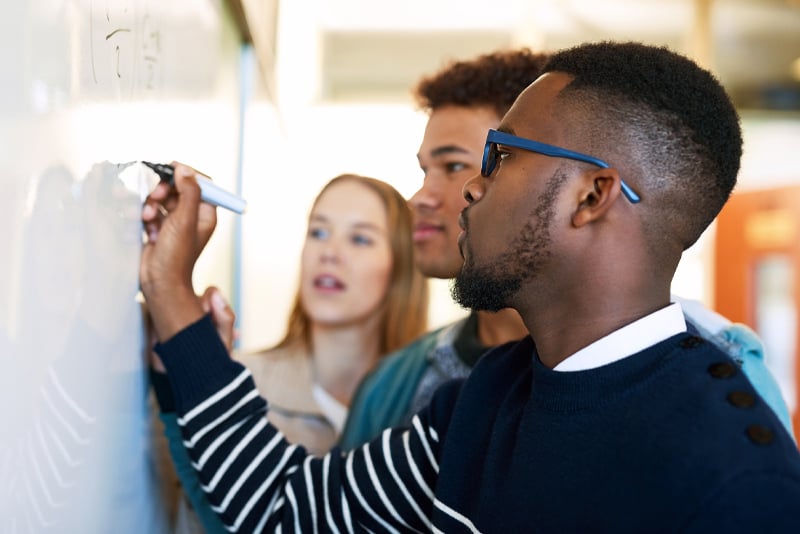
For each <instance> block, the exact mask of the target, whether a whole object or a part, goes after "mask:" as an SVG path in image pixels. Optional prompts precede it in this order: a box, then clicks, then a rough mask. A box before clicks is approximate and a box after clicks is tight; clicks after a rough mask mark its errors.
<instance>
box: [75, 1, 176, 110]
mask: <svg viewBox="0 0 800 534" xmlns="http://www.w3.org/2000/svg"><path fill="white" fill-rule="evenodd" d="M88 5H89V13H88V18H89V25H88V29H89V47H88V53H89V55H90V58H89V64H90V65H91V74H92V78H91V79H92V82H93V83H94V84H95V85H96V86H101V85H103V86H109V87H112V88H114V89H116V92H117V96H118V97H122V98H129V97H131V96H133V94H134V92H137V93H138V92H142V91H143V92H147V91H153V90H155V89H157V88H158V83H159V80H160V79H161V76H160V72H161V66H162V46H161V30H160V28H159V25H158V23H157V20H156V18H155V16H154V15H153V14H152V13H151V10H150V9H149V6H148V5H147V3H146V2H145V3H137V2H132V1H128V0H124V1H122V2H120V1H115V2H112V1H109V0H105V1H99V0H90V2H89V4H88Z"/></svg>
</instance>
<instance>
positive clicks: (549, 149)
mask: <svg viewBox="0 0 800 534" xmlns="http://www.w3.org/2000/svg"><path fill="white" fill-rule="evenodd" d="M497 145H505V146H509V147H512V148H521V149H522V150H527V151H528V152H536V153H538V154H544V155H545V156H550V157H553V158H567V159H574V160H577V161H583V162H585V163H591V164H592V165H597V166H598V167H602V168H604V169H608V168H609V167H610V165H609V164H608V163H606V162H605V161H603V160H601V159H597V158H595V157H592V156H587V155H586V154H581V153H580V152H573V151H572V150H567V149H566V148H561V147H557V146H553V145H547V144H545V143H540V142H538V141H532V140H530V139H525V138H524V137H517V136H516V135H512V134H510V133H506V132H498V131H497V130H489V135H487V136H486V146H485V147H484V148H483V161H482V162H481V175H482V176H484V177H487V178H488V177H489V176H491V174H492V172H494V169H495V167H497V161H498V160H499V159H500V152H499V151H498V150H497ZM620 187H621V188H622V194H623V195H625V198H627V199H628V200H629V201H630V202H631V204H636V203H637V202H639V201H640V200H641V198H640V197H639V195H637V194H636V192H635V191H634V190H633V189H631V188H630V186H628V184H626V183H625V181H624V180H620Z"/></svg>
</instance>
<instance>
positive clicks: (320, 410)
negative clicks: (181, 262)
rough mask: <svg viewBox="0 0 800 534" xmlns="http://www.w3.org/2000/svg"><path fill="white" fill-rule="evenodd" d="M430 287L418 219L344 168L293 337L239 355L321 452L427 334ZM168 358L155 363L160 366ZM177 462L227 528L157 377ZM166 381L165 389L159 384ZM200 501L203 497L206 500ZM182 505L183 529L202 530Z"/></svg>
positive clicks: (310, 235) (324, 205)
mask: <svg viewBox="0 0 800 534" xmlns="http://www.w3.org/2000/svg"><path fill="white" fill-rule="evenodd" d="M203 301H204V305H205V309H206V310H207V311H208V312H210V313H211V314H212V316H213V317H214V319H215V320H216V321H217V323H218V327H219V329H220V333H221V335H222V337H223V340H224V341H225V342H226V344H228V346H229V347H230V338H231V332H232V329H231V326H232V324H233V315H232V312H231V310H230V308H229V307H228V306H227V304H226V303H225V302H224V299H222V297H221V295H220V294H219V292H218V291H216V290H213V289H212V290H210V291H207V292H206V294H205V295H204V296H203ZM427 307H428V292H427V285H426V282H425V279H424V277H423V276H422V275H421V274H420V273H419V272H418V271H417V269H416V267H415V265H414V258H413V248H412V242H411V215H410V212H409V209H408V207H407V204H406V200H405V199H404V198H403V196H402V195H400V193H399V192H397V191H396V190H395V189H394V188H393V187H392V186H390V185H389V184H387V183H385V182H382V181H380V180H376V179H374V178H369V177H364V176H358V175H353V174H344V175H340V176H337V177H336V178H334V179H332V180H331V181H330V182H328V183H327V184H326V185H325V186H324V187H323V188H322V190H321V191H320V193H319V195H318V196H317V198H316V199H315V201H314V203H313V205H312V208H311V211H310V214H309V220H308V232H307V233H306V238H305V243H304V245H303V251H302V255H301V262H300V281H299V288H298V291H297V296H296V297H295V303H294V307H293V309H292V312H291V314H290V316H289V320H288V326H287V329H286V334H285V336H284V338H283V340H281V341H280V342H279V343H278V344H277V345H276V346H275V347H272V348H269V349H266V350H263V351H259V352H255V353H251V354H245V355H239V356H237V358H238V359H239V360H240V361H241V362H242V363H243V364H244V365H246V366H247V367H248V368H249V369H250V371H251V373H252V374H253V378H254V380H255V383H256V385H257V386H258V388H259V391H260V393H261V394H262V395H263V396H265V397H266V398H268V399H269V408H270V409H269V412H268V419H269V420H270V422H271V423H273V424H274V425H275V426H276V427H277V428H278V429H280V431H281V432H282V433H283V434H284V435H285V436H286V438H287V439H288V440H289V441H291V442H293V443H297V444H300V445H303V446H304V447H306V449H307V450H308V451H309V452H311V453H312V454H318V455H321V454H324V453H325V452H327V451H328V450H329V449H330V448H331V447H333V445H334V444H335V443H336V441H337V440H338V437H339V434H340V433H341V430H342V426H343V424H344V421H345V418H346V416H347V409H348V406H349V403H350V400H351V398H352V397H353V394H354V392H355V389H356V387H357V386H358V384H359V382H360V381H361V379H362V378H363V377H364V376H365V374H366V373H367V372H369V371H370V370H371V369H372V368H373V367H374V365H375V364H376V363H377V362H378V361H379V360H380V358H381V357H382V356H383V355H385V354H387V353H389V352H392V351H393V350H395V349H397V348H399V347H401V346H403V345H406V344H407V343H409V342H410V341H412V340H413V339H415V338H417V337H418V336H420V335H421V334H423V333H424V332H425V331H426V327H427ZM159 363H160V362H154V367H155V368H156V370H160V369H159V368H160V366H159ZM154 375H155V376H154V383H155V384H156V392H157V394H158V398H159V403H160V404H161V409H162V412H164V413H163V414H162V419H163V420H164V421H165V424H166V433H167V436H168V438H169V440H170V449H171V452H172V456H173V461H174V462H175V464H176V468H177V471H178V474H179V476H180V477H181V479H182V482H183V484H184V489H185V490H186V493H187V496H188V497H189V498H190V500H191V501H192V502H193V503H194V504H195V507H196V508H197V509H198V512H199V515H200V517H201V518H202V523H203V525H205V527H206V530H207V531H212V530H213V531H220V532H221V531H223V530H222V529H221V524H220V523H219V520H218V519H217V518H216V516H215V515H214V514H213V512H210V510H208V509H207V507H208V505H207V504H206V503H205V502H204V497H203V495H202V492H200V490H199V488H196V489H197V495H194V494H193V493H194V489H193V487H194V486H196V484H197V479H196V477H195V476H194V473H193V471H192V469H191V466H190V465H188V463H184V462H188V457H186V454H185V451H184V450H183V449H182V445H181V443H180V441H181V438H180V433H179V431H178V429H177V424H176V423H175V420H174V417H172V416H171V415H170V414H169V412H170V408H171V406H170V405H171V402H170V400H169V398H168V397H169V391H168V390H169V386H168V384H167V383H166V381H165V380H164V379H163V378H164V377H163V375H162V376H161V377H160V378H159V376H157V374H156V373H154ZM159 383H161V385H162V387H159ZM198 499H199V500H198ZM186 504H188V503H187V502H186V499H181V501H180V503H179V516H178V528H177V530H178V531H180V532H197V531H202V529H201V527H200V525H199V524H198V523H197V517H196V516H195V515H194V514H193V513H191V511H190V510H188V509H187V507H186V506H185V505H186Z"/></svg>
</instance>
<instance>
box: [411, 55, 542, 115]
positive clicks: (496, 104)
mask: <svg viewBox="0 0 800 534" xmlns="http://www.w3.org/2000/svg"><path fill="white" fill-rule="evenodd" d="M547 59H548V55H547V54H543V53H534V52H532V51H531V50H530V49H528V48H517V49H509V50H498V51H495V52H492V53H488V54H483V55H480V56H477V57H476V58H474V59H470V60H464V61H451V62H450V63H448V64H446V65H445V66H444V67H443V68H442V69H440V70H439V71H438V72H436V73H434V74H432V75H430V76H426V77H423V78H422V80H420V82H419V83H418V84H417V85H416V87H415V88H414V90H413V95H414V98H415V100H416V103H417V105H418V106H419V108H420V109H422V110H424V111H427V112H428V113H430V112H431V111H433V110H435V109H437V108H439V107H441V106H444V105H457V106H465V107H476V106H489V107H491V108H493V109H494V110H495V111H496V112H497V115H498V116H499V117H502V116H503V115H505V113H506V111H508V109H509V108H510V107H511V104H513V103H514V100H516V98H517V96H519V94H520V93H521V92H522V91H523V89H525V88H526V87H528V85H530V84H531V83H532V82H533V81H534V80H535V79H536V78H538V77H539V74H541V70H542V67H543V66H544V64H545V63H546V62H547Z"/></svg>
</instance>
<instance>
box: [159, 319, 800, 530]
mask: <svg viewBox="0 0 800 534" xmlns="http://www.w3.org/2000/svg"><path fill="white" fill-rule="evenodd" d="M157 350H158V352H159V354H160V355H161V356H162V358H163V361H164V364H165V365H166V367H167V371H168V375H169V377H170V380H171V384H172V388H173V391H174V393H175V402H176V407H177V410H178V414H179V416H180V418H179V424H180V425H181V428H182V432H183V436H184V439H185V444H186V446H187V449H188V451H189V455H190V456H191V457H192V459H193V461H194V463H195V467H196V468H197V469H198V471H199V477H200V480H201V481H202V483H203V485H204V491H206V492H207V493H208V496H209V502H210V503H211V504H212V506H214V508H215V511H216V512H217V513H219V514H221V517H222V519H223V521H224V522H225V523H226V524H227V525H228V526H229V527H231V528H232V529H233V530H239V531H244V532H260V531H264V532H273V531H275V530H276V529H278V528H280V529H281V530H282V531H283V532H300V531H302V532H314V531H316V530H319V531H368V530H369V531H373V532H377V531H380V532H387V531H388V532H391V531H399V532H406V531H423V532H426V531H431V530H433V531H441V532H447V533H452V532H530V531H537V532H641V531H648V532H676V531H677V532H753V531H756V530H759V531H769V532H787V533H788V532H791V533H797V532H800V454H798V450H797V448H796V446H795V444H794V442H793V441H792V439H791V438H790V437H789V435H788V434H787V432H786V431H785V429H784V428H783V426H782V425H781V423H780V422H779V420H778V419H777V417H776V416H775V415H774V413H773V412H772V411H771V410H770V409H769V408H768V407H767V406H766V405H765V404H764V402H763V401H762V400H761V397H760V396H759V395H758V394H757V393H756V392H755V390H754V389H753V387H752V385H751V384H750V382H749V381H748V380H747V379H746V378H745V377H744V375H743V373H741V371H739V370H738V368H737V366H736V365H734V364H733V363H732V361H731V360H730V358H729V357H728V356H727V355H725V354H724V353H722V352H721V351H719V350H718V349H717V348H715V347H713V346H712V344H710V343H707V342H705V341H703V340H702V339H701V338H699V337H695V336H692V335H690V334H679V335H676V336H673V337H671V338H669V339H667V340H665V341H663V342H661V343H658V344H656V345H654V346H652V347H650V348H648V349H646V350H644V351H642V352H640V353H638V354H635V355H633V356H630V357H628V358H625V359H623V360H620V361H618V362H615V363H613V364H609V365H606V366H603V367H600V368H597V369H593V370H588V371H579V372H570V373H559V372H555V371H552V370H550V369H548V368H546V367H545V366H543V365H542V364H541V363H540V362H539V359H538V356H537V355H536V351H535V347H534V345H533V342H532V340H531V339H530V338H526V339H524V340H523V341H521V342H518V343H512V344H508V345H503V346H501V347H498V348H497V349H495V350H493V351H491V352H489V353H488V354H487V355H486V356H484V357H483V358H482V359H481V360H480V362H479V363H478V365H477V366H476V368H475V370H474V371H473V373H472V374H471V375H470V377H469V378H468V379H467V380H466V381H454V382H451V383H448V384H447V385H445V386H443V387H442V388H440V389H439V390H438V391H437V393H436V394H435V396H434V398H433V400H432V402H431V404H430V405H429V407H428V408H427V409H425V410H423V411H422V412H420V414H419V415H418V416H416V417H414V419H413V421H412V424H411V425H410V426H409V427H407V428H401V429H393V430H387V431H386V432H384V433H383V434H382V435H381V436H380V437H379V438H377V439H376V440H375V441H373V442H370V443H369V444H367V445H365V446H363V447H361V448H358V449H355V450H353V451H351V452H350V453H348V454H343V453H341V452H340V451H339V450H337V449H334V450H333V451H332V452H331V453H330V454H328V455H326V456H325V457H324V458H313V457H310V456H309V455H307V453H306V452H305V450H304V449H302V448H301V447H297V446H293V445H290V444H288V443H286V442H285V441H284V440H283V439H282V437H281V435H280V434H279V433H278V432H277V431H276V430H275V429H274V428H272V427H271V426H270V425H269V423H268V422H267V420H266V418H265V417H264V413H265V410H266V408H267V406H266V402H265V401H264V399H262V398H261V397H260V396H258V393H257V390H256V389H255V386H254V385H253V382H252V379H251V377H250V374H249V372H248V371H247V370H246V369H244V368H243V367H242V366H241V365H240V364H238V363H237V362H234V361H232V360H230V359H229V357H228V355H227V353H226V351H225V349H224V346H222V344H221V343H220V342H219V338H218V336H217V335H216V332H215V330H214V327H213V325H212V324H211V321H210V320H209V319H208V318H204V319H202V320H201V321H199V322H197V323H195V324H194V325H191V326H190V327H188V328H187V329H185V330H184V331H182V332H180V333H179V334H178V335H176V336H175V337H174V338H172V339H171V340H169V341H168V342H167V343H165V344H163V345H160V346H158V347H157Z"/></svg>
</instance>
